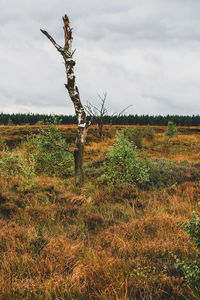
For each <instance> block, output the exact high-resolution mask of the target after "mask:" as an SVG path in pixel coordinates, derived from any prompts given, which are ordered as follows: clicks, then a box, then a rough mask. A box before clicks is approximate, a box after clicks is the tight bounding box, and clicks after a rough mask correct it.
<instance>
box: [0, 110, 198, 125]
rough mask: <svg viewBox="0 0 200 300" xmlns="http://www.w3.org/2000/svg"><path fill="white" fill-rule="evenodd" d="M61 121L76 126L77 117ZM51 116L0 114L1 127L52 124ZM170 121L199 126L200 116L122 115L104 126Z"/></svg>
mask: <svg viewBox="0 0 200 300" xmlns="http://www.w3.org/2000/svg"><path fill="white" fill-rule="evenodd" d="M55 117H57V118H59V119H60V124H76V123H77V120H76V116H71V115H55ZM51 120H52V116H51V115H44V114H43V115H42V114H5V113H0V124H1V125H7V124H9V125H12V124H14V125H22V124H30V125H34V124H36V123H37V122H43V123H44V124H46V123H48V122H51ZM168 121H173V122H174V123H175V124H176V125H177V126H199V125H200V115H193V116H179V115H166V116H161V115H157V116H154V115H153V116H151V115H121V116H114V117H113V116H104V124H111V123H112V124H113V125H160V126H166V125H167V123H168Z"/></svg>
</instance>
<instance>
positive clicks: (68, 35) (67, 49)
mask: <svg viewBox="0 0 200 300" xmlns="http://www.w3.org/2000/svg"><path fill="white" fill-rule="evenodd" d="M63 23H64V27H63V29H64V38H65V45H64V47H61V46H59V45H58V44H57V43H56V41H55V40H54V39H53V38H52V37H51V35H50V34H49V33H48V32H47V31H45V30H42V29H40V30H41V32H42V33H43V34H44V35H45V36H46V37H47V38H48V39H49V40H50V42H51V43H52V44H53V45H54V47H55V48H56V49H57V50H58V52H59V53H60V54H61V55H62V57H63V59H64V64H65V69H66V76H67V84H65V87H66V89H67V91H68V93H69V96H70V98H71V100H72V102H73V105H74V109H75V113H76V116H77V122H78V129H77V136H76V140H75V148H74V164H75V184H76V185H79V186H81V185H82V184H83V181H84V173H83V154H84V145H85V140H86V136H87V130H88V127H89V125H90V124H89V122H87V119H86V112H85V109H84V106H83V105H82V103H81V100H80V95H79V90H78V87H77V85H76V80H75V74H74V66H75V61H74V59H73V55H74V52H75V50H74V51H73V50H72V39H73V38H72V28H71V27H70V22H69V18H68V16H67V15H65V16H64V17H63Z"/></svg>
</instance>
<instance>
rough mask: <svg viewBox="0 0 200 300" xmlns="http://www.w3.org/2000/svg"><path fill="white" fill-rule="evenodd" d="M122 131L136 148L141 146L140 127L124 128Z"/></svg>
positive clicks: (141, 132) (141, 131)
mask: <svg viewBox="0 0 200 300" xmlns="http://www.w3.org/2000/svg"><path fill="white" fill-rule="evenodd" d="M123 132H124V136H126V137H127V138H128V140H129V141H130V142H132V143H133V144H134V145H135V146H136V147H137V148H142V140H143V130H142V129H141V128H139V127H135V128H134V129H130V128H125V129H124V130H123Z"/></svg>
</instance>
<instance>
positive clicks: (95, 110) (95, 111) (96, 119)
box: [85, 93, 108, 138]
mask: <svg viewBox="0 0 200 300" xmlns="http://www.w3.org/2000/svg"><path fill="white" fill-rule="evenodd" d="M98 96H99V99H100V100H101V103H100V107H97V106H94V105H93V104H91V103H90V102H88V103H87V105H86V106H85V109H86V111H87V113H88V115H89V116H90V117H91V121H92V123H95V124H96V125H97V136H98V137H100V138H101V137H102V134H103V118H104V116H105V115H106V114H107V112H108V109H107V108H106V107H105V102H106V97H107V93H104V94H103V96H101V95H98Z"/></svg>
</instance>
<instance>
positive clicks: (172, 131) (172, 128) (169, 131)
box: [165, 121, 177, 138]
mask: <svg viewBox="0 0 200 300" xmlns="http://www.w3.org/2000/svg"><path fill="white" fill-rule="evenodd" d="M176 132H177V130H176V126H175V125H174V123H173V122H172V121H169V122H168V126H167V131H166V132H165V135H166V136H168V137H170V138H171V137H173V136H174V135H175V134H176Z"/></svg>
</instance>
